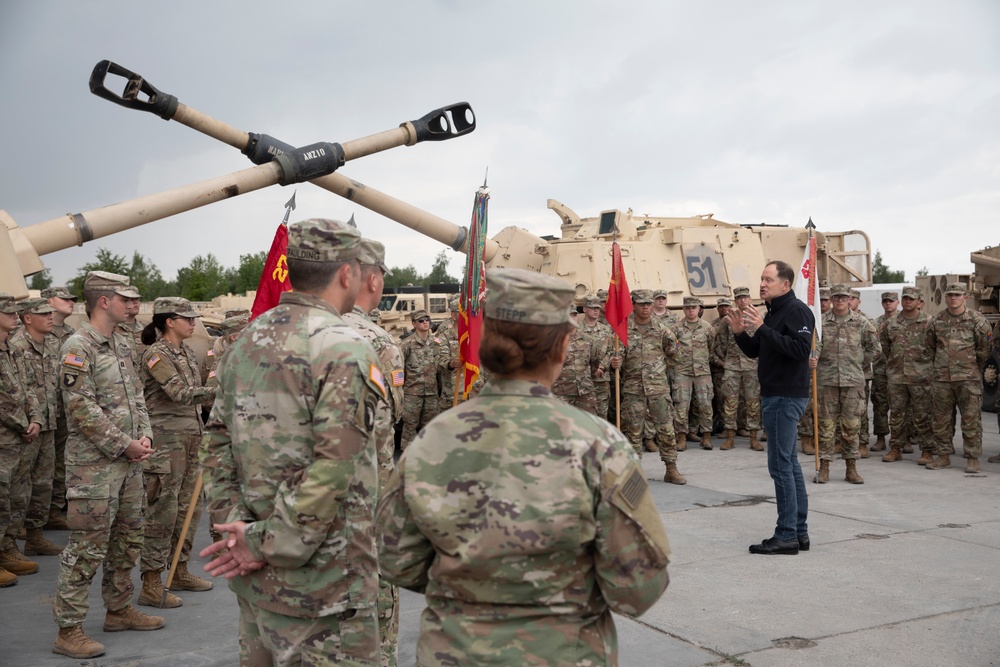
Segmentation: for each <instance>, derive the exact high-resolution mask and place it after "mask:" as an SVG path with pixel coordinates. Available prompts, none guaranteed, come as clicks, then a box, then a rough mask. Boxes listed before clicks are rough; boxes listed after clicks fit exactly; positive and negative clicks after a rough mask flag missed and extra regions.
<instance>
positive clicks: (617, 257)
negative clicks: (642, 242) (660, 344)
mask: <svg viewBox="0 0 1000 667" xmlns="http://www.w3.org/2000/svg"><path fill="white" fill-rule="evenodd" d="M604 314H605V316H606V317H607V318H608V324H610V325H611V328H612V329H614V330H615V333H616V334H618V338H619V339H620V340H621V342H622V345H625V346H626V347H627V346H628V316H629V315H631V314H632V294H631V292H629V290H628V281H627V280H626V279H625V268H624V267H623V266H622V249H621V247H619V245H618V242H617V241H614V242H613V243H612V244H611V284H610V285H609V286H608V300H607V302H605V304H604Z"/></svg>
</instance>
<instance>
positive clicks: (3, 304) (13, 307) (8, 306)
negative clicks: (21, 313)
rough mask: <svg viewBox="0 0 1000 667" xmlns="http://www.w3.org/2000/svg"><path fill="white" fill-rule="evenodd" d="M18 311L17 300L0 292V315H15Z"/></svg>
mask: <svg viewBox="0 0 1000 667" xmlns="http://www.w3.org/2000/svg"><path fill="white" fill-rule="evenodd" d="M17 311H18V307H17V300H16V299H14V297H13V295H11V294H7V292H0V313H8V314H10V313H16V312H17Z"/></svg>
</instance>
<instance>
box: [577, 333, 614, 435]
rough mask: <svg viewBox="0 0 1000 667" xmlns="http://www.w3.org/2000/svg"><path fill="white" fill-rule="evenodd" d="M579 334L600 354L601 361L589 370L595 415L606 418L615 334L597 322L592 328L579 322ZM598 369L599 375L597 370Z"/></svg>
mask: <svg viewBox="0 0 1000 667" xmlns="http://www.w3.org/2000/svg"><path fill="white" fill-rule="evenodd" d="M580 333H581V334H582V335H583V336H585V337H586V338H588V339H590V343H591V345H593V346H595V347H596V348H597V350H598V351H599V352H600V355H601V361H599V362H598V364H597V366H596V367H594V368H592V369H591V380H593V382H594V403H595V404H596V408H595V413H594V414H596V415H597V416H598V417H603V418H604V419H607V418H608V404H609V403H610V401H611V378H612V376H613V375H614V372H613V371H612V370H611V355H612V353H613V350H614V348H613V345H614V342H613V341H614V338H615V333H614V331H612V330H611V326H610V325H609V324H607V323H604V322H600V321H597V322H595V323H594V326H589V325H588V324H587V321H586V320H583V321H582V322H580ZM598 369H600V371H601V372H600V374H598V373H597V370H598Z"/></svg>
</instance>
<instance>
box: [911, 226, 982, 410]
mask: <svg viewBox="0 0 1000 667" xmlns="http://www.w3.org/2000/svg"><path fill="white" fill-rule="evenodd" d="M969 261H971V262H972V268H973V272H972V273H971V274H958V273H949V274H938V275H933V276H930V275H928V276H917V280H916V285H917V287H919V288H920V289H921V291H922V292H923V295H924V312H926V313H927V314H928V315H930V316H932V317H933V316H934V315H937V314H938V313H940V312H941V311H942V310H944V309H945V308H946V307H947V304H946V303H945V300H944V290H945V287H946V286H947V285H948V283H962V284H963V285H965V288H966V290H968V292H967V293H968V298H967V299H966V302H965V305H966V307H967V308H971V309H972V310H978V311H979V312H980V313H982V314H983V315H984V316H986V320H987V321H988V322H989V323H990V327H995V326H996V323H997V321H1000V246H987V247H985V248H982V249H980V250H976V251H974V252H972V253H971V254H970V255H969ZM998 385H1000V355H998V354H997V350H996V342H995V341H994V348H993V350H992V353H991V355H990V358H989V359H987V360H986V366H985V367H984V368H983V409H984V410H988V411H991V412H992V411H995V410H996V400H997V389H998Z"/></svg>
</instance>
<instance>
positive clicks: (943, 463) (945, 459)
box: [927, 454, 951, 470]
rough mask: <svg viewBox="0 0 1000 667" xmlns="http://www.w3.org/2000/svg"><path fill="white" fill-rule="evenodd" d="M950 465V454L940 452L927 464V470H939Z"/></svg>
mask: <svg viewBox="0 0 1000 667" xmlns="http://www.w3.org/2000/svg"><path fill="white" fill-rule="evenodd" d="M950 467H951V456H949V455H948V454H942V455H941V456H939V457H937V458H936V459H934V460H933V461H931V462H930V463H928V464H927V469H928V470H941V469H942V468H950Z"/></svg>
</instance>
